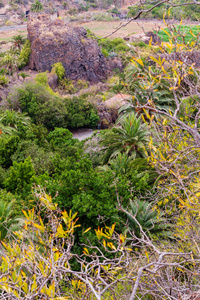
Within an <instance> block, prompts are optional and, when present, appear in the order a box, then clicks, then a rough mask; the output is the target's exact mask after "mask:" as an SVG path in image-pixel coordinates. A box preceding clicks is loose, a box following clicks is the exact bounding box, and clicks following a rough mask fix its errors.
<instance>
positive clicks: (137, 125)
mask: <svg viewBox="0 0 200 300" xmlns="http://www.w3.org/2000/svg"><path fill="white" fill-rule="evenodd" d="M148 141H149V132H148V128H147V125H146V124H142V121H141V117H139V118H137V116H136V114H134V113H131V114H130V115H128V116H127V117H125V118H124V119H122V120H121V125H120V126H118V127H114V128H113V129H112V130H111V131H109V132H107V133H105V134H104V136H103V138H102V140H101V142H100V144H101V145H102V146H103V149H102V151H104V152H105V154H104V156H103V164H106V163H107V162H108V161H109V159H111V158H113V157H116V156H117V155H118V154H119V153H125V154H126V155H127V156H132V158H133V159H135V158H137V157H146V151H145V150H146V148H147V146H148Z"/></svg>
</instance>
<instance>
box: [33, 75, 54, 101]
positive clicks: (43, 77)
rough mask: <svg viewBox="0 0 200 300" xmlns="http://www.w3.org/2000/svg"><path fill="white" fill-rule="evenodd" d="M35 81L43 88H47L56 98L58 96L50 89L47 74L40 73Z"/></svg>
mask: <svg viewBox="0 0 200 300" xmlns="http://www.w3.org/2000/svg"><path fill="white" fill-rule="evenodd" d="M35 81H36V82H39V83H41V84H42V85H43V86H45V87H46V90H47V91H48V92H49V93H50V94H51V95H54V96H58V94H57V93H54V91H53V90H52V89H51V88H50V86H49V84H48V76H47V72H43V73H39V74H38V75H37V76H36V77H35Z"/></svg>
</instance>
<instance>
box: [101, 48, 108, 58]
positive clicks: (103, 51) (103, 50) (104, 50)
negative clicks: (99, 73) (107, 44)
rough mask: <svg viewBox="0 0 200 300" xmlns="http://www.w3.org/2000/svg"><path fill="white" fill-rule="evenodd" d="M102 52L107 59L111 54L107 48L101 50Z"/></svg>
mask: <svg viewBox="0 0 200 300" xmlns="http://www.w3.org/2000/svg"><path fill="white" fill-rule="evenodd" d="M101 52H102V54H103V56H105V57H108V56H109V52H108V50H106V49H105V48H101Z"/></svg>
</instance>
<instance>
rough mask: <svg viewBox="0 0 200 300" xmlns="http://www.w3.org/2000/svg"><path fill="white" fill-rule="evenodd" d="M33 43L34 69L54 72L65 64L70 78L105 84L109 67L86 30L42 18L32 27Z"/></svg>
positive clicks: (31, 25)
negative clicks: (58, 65)
mask: <svg viewBox="0 0 200 300" xmlns="http://www.w3.org/2000/svg"><path fill="white" fill-rule="evenodd" d="M28 36H29V39H30V42H31V49H32V52H31V56H30V68H31V69H35V70H37V71H40V72H44V71H47V70H48V71H50V70H51V67H52V65H53V64H54V63H56V62H62V64H63V66H64V68H65V71H66V77H68V78H70V79H73V80H77V79H85V80H88V81H90V82H98V81H102V80H104V79H105V78H106V77H107V75H108V73H109V64H108V62H107V60H106V58H105V57H104V56H103V54H102V53H101V50H100V48H99V47H98V45H97V42H96V41H95V40H92V39H90V38H88V37H87V32H86V30H85V29H84V28H80V27H79V28H78V27H77V28H76V27H71V26H69V25H65V24H64V22H63V21H61V20H59V19H57V20H55V21H51V20H50V19H49V18H48V17H47V16H39V17H37V18H36V19H31V20H30V21H29V23H28Z"/></svg>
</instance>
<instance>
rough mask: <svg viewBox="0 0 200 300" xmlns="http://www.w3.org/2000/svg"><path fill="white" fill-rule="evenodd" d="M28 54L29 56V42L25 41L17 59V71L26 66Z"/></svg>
mask: <svg viewBox="0 0 200 300" xmlns="http://www.w3.org/2000/svg"><path fill="white" fill-rule="evenodd" d="M30 54H31V43H30V40H27V41H26V43H25V44H24V47H23V48H22V50H21V52H20V55H19V58H18V62H19V69H21V68H23V67H25V66H26V65H27V64H28V62H29V57H30Z"/></svg>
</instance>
